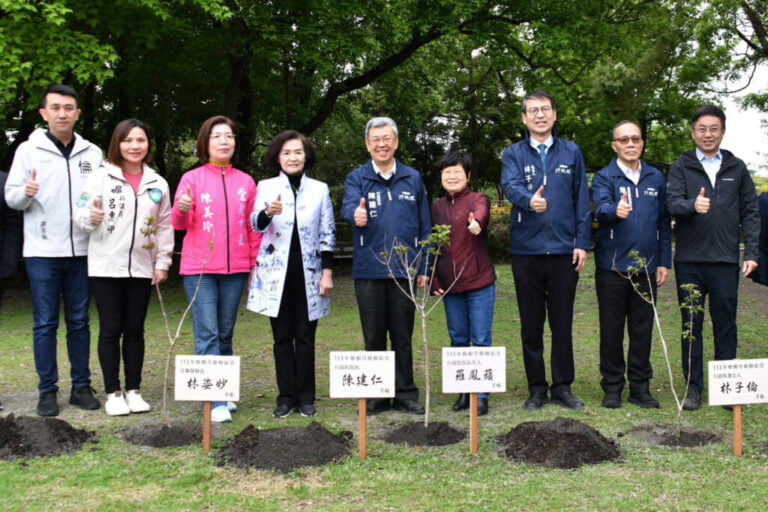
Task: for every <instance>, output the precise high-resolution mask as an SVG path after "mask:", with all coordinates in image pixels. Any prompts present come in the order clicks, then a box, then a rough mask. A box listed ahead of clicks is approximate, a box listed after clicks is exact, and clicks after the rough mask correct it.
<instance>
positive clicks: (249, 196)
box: [171, 163, 261, 276]
mask: <svg viewBox="0 0 768 512" xmlns="http://www.w3.org/2000/svg"><path fill="white" fill-rule="evenodd" d="M187 193H188V194H189V196H190V197H191V198H192V208H191V209H190V210H189V212H187V213H182V212H181V210H179V207H178V204H179V198H180V197H181V196H183V195H184V194H187ZM255 198H256V183H255V182H254V181H253V178H251V177H250V176H249V175H247V174H246V173H244V172H242V171H239V170H237V169H235V168H234V167H232V165H229V166H227V167H219V166H217V165H213V164H210V163H209V164H205V165H204V166H202V167H198V168H196V169H192V170H191V171H188V172H186V173H185V174H184V176H182V177H181V181H180V182H179V186H178V188H177V189H176V198H175V200H174V202H173V203H174V204H173V215H172V217H171V219H172V221H173V227H174V229H177V230H182V231H183V230H186V232H187V234H186V235H185V236H184V245H183V247H182V250H181V269H180V271H179V273H180V274H181V275H183V276H189V275H196V274H235V273H239V272H250V271H251V269H252V268H253V267H254V265H256V255H257V254H258V252H259V245H260V244H261V233H257V232H254V231H253V229H252V227H251V223H250V222H249V216H250V214H251V212H252V211H253V202H254V199H255Z"/></svg>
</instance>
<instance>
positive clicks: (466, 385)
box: [443, 347, 507, 454]
mask: <svg viewBox="0 0 768 512" xmlns="http://www.w3.org/2000/svg"><path fill="white" fill-rule="evenodd" d="M506 389H507V349H506V348H505V347H443V393H469V452H470V453H472V454H476V453H477V452H478V449H479V445H480V442H479V420H478V418H477V401H478V398H477V394H478V393H503V392H505V391H506Z"/></svg>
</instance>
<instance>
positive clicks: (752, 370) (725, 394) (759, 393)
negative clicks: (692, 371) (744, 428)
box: [708, 359, 768, 405]
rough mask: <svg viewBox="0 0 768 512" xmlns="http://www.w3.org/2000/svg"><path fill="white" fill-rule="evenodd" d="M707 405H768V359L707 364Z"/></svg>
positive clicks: (731, 360)
mask: <svg viewBox="0 0 768 512" xmlns="http://www.w3.org/2000/svg"><path fill="white" fill-rule="evenodd" d="M708 368H709V386H708V389H709V405H746V404H764V403H768V359H730V360H728V361H709V366H708Z"/></svg>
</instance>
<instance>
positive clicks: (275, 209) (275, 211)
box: [267, 194, 283, 217]
mask: <svg viewBox="0 0 768 512" xmlns="http://www.w3.org/2000/svg"><path fill="white" fill-rule="evenodd" d="M281 197H282V194H277V197H276V198H275V200H274V201H272V202H271V203H269V206H267V215H269V216H270V217H274V216H275V215H280V214H281V213H283V202H282V201H281Z"/></svg>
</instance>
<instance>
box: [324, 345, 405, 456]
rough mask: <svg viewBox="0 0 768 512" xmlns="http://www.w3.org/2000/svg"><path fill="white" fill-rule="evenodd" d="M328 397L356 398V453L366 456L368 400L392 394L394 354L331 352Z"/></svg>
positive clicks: (393, 393) (393, 390) (380, 352)
mask: <svg viewBox="0 0 768 512" xmlns="http://www.w3.org/2000/svg"><path fill="white" fill-rule="evenodd" d="M330 358H331V362H330V365H329V368H330V373H331V377H330V388H331V389H330V396H331V398H356V399H357V426H358V454H359V456H360V458H361V459H363V460H365V459H366V457H368V399H369V398H392V397H394V396H395V353H394V352H392V351H386V352H384V351H371V352H368V351H365V350H361V351H346V352H331V353H330Z"/></svg>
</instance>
